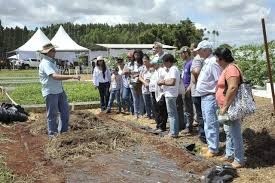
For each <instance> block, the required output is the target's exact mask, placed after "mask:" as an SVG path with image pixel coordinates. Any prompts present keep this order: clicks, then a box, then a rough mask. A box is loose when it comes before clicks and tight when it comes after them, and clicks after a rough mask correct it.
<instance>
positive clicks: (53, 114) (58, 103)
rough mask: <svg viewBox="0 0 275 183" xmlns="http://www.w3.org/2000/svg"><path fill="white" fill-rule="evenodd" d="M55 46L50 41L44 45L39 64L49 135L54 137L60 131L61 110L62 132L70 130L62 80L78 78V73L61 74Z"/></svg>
mask: <svg viewBox="0 0 275 183" xmlns="http://www.w3.org/2000/svg"><path fill="white" fill-rule="evenodd" d="M55 52H56V51H55V47H54V46H53V45H52V44H51V43H49V44H46V45H44V46H43V49H42V51H41V53H42V54H43V59H42V60H41V63H40V65H39V79H40V83H41V84H42V96H43V97H44V98H45V101H46V109H47V123H48V135H49V136H50V137H53V136H54V135H56V134H57V133H58V123H57V117H58V112H60V119H61V128H60V133H63V132H66V131H68V126H69V105H68V101H67V96H66V93H65V91H64V89H63V86H62V82H61V81H62V80H68V79H77V80H80V76H78V75H70V76H68V75H61V74H59V71H58V68H57V67H56V60H55V59H54V57H55Z"/></svg>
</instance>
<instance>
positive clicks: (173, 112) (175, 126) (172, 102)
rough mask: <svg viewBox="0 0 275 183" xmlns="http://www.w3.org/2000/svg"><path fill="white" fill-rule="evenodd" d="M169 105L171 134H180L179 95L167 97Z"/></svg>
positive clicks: (166, 100) (167, 104)
mask: <svg viewBox="0 0 275 183" xmlns="http://www.w3.org/2000/svg"><path fill="white" fill-rule="evenodd" d="M165 102H166V106H167V113H168V120H169V123H170V135H172V136H178V134H179V116H178V111H177V97H165Z"/></svg>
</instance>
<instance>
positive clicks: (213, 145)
mask: <svg viewBox="0 0 275 183" xmlns="http://www.w3.org/2000/svg"><path fill="white" fill-rule="evenodd" d="M194 51H198V54H199V55H200V57H201V58H203V59H204V66H203V67H202V69H201V72H200V74H199V77H198V82H197V86H196V91H197V92H198V94H199V96H201V109H202V115H203V120H204V130H205V137H206V141H207V144H208V149H207V152H206V153H205V154H204V156H205V157H207V158H210V157H213V156H216V155H217V154H218V151H219V122H218V121H217V115H216V111H217V104H216V98H215V93H216V86H217V82H218V79H219V77H220V75H221V67H220V66H219V65H218V63H217V62H216V57H215V56H214V55H213V54H212V44H211V43H210V42H209V41H207V40H204V41H201V42H200V43H199V44H198V46H197V48H196V49H194Z"/></svg>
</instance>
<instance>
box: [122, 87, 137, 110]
mask: <svg viewBox="0 0 275 183" xmlns="http://www.w3.org/2000/svg"><path fill="white" fill-rule="evenodd" d="M122 106H123V108H124V110H125V109H126V107H127V109H128V111H130V112H132V114H133V113H134V107H133V99H132V94H131V89H130V88H125V87H123V88H122Z"/></svg>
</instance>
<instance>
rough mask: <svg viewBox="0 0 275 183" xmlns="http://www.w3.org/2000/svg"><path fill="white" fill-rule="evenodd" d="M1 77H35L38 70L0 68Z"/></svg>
mask: <svg viewBox="0 0 275 183" xmlns="http://www.w3.org/2000/svg"><path fill="white" fill-rule="evenodd" d="M2 77H19V78H20V77H21V78H23V77H37V78H38V70H37V69H31V70H0V78H2Z"/></svg>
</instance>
